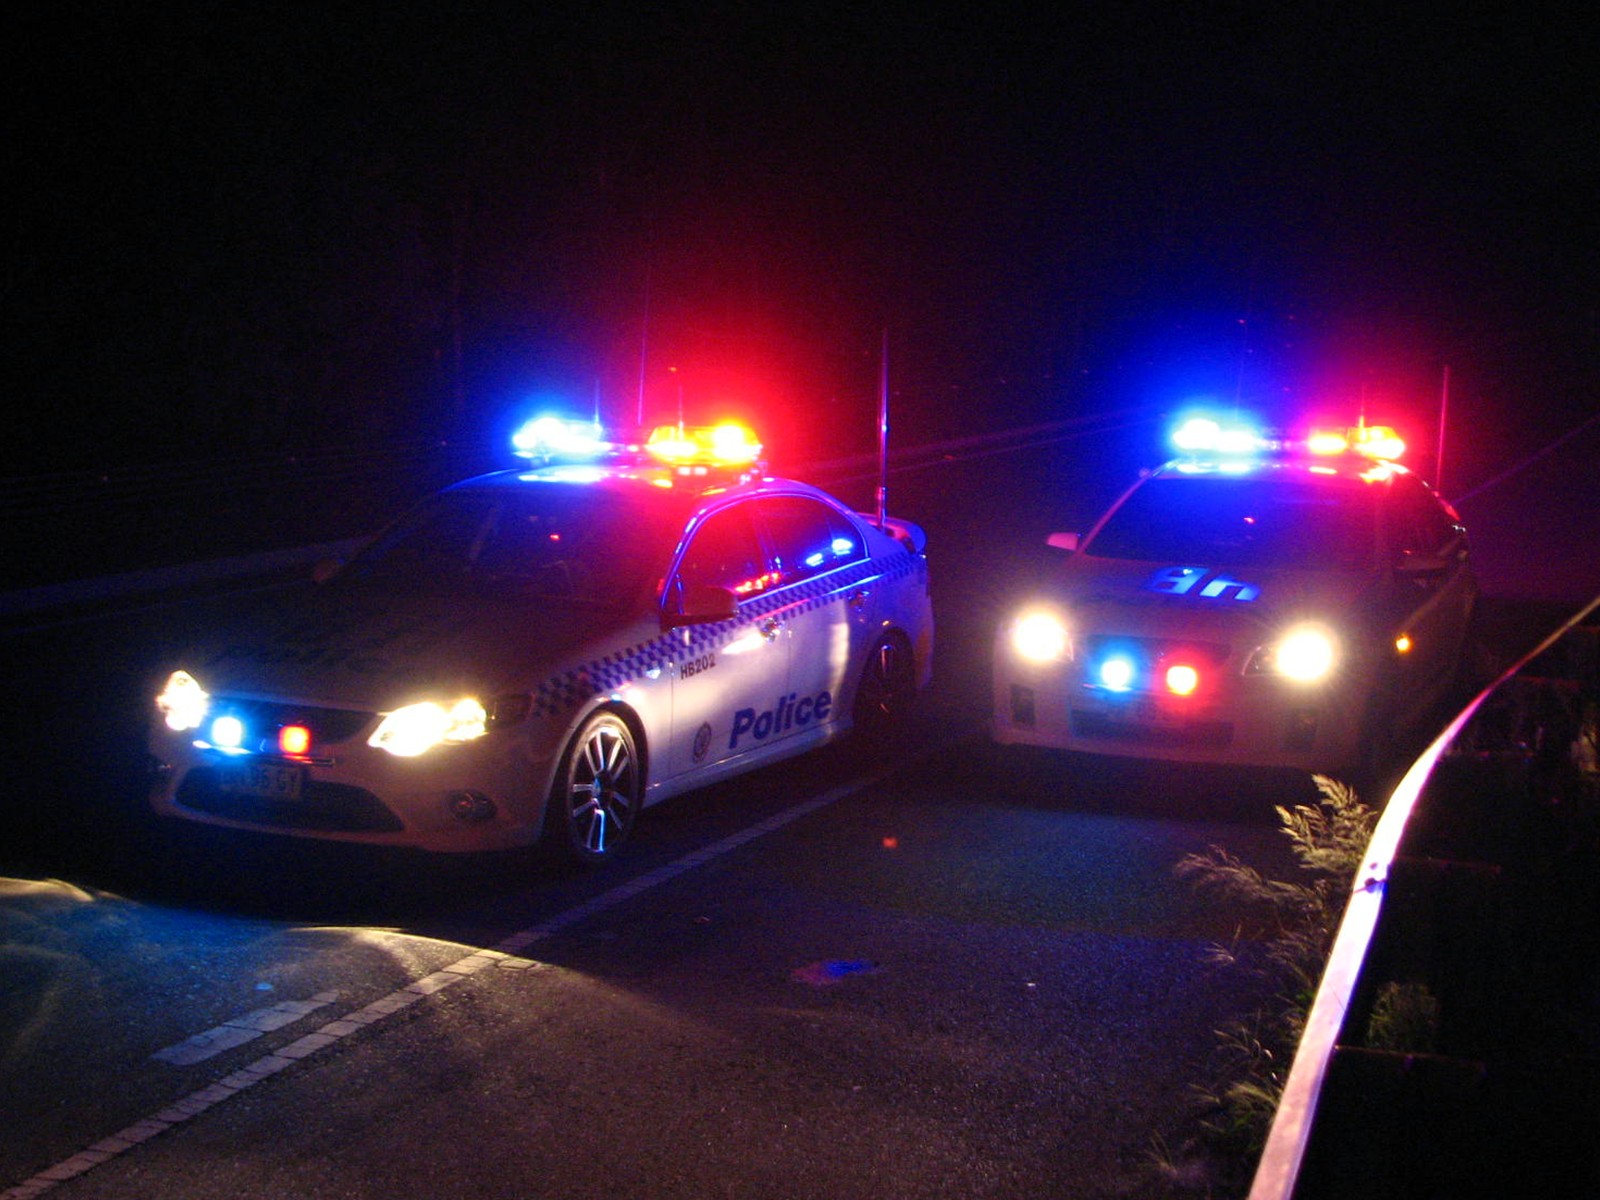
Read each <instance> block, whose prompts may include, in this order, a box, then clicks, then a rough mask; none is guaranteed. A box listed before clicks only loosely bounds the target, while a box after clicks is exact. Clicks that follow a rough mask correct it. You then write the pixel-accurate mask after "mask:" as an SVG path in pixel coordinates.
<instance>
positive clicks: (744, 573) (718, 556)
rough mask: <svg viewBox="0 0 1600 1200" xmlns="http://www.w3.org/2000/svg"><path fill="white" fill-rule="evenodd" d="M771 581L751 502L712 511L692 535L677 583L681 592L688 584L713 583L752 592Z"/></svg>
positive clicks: (685, 550)
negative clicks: (754, 522) (754, 523)
mask: <svg viewBox="0 0 1600 1200" xmlns="http://www.w3.org/2000/svg"><path fill="white" fill-rule="evenodd" d="M771 582H772V573H771V571H770V570H769V568H768V565H767V561H766V554H765V552H764V551H763V550H762V548H761V540H760V538H758V537H757V536H756V530H755V526H754V525H753V524H752V523H751V520H750V510H749V506H748V505H746V504H739V505H735V506H734V507H732V508H725V509H722V510H721V511H719V512H714V513H712V514H711V515H710V516H708V517H707V518H705V520H703V521H702V522H701V523H700V526H699V528H697V529H696V530H695V531H694V533H693V534H692V535H691V536H690V538H689V545H688V546H687V547H686V548H685V549H684V552H683V561H682V562H681V563H680V564H679V565H678V576H677V581H676V586H677V588H678V590H679V594H680V595H681V593H682V590H683V589H686V588H691V587H697V586H711V587H721V588H727V589H728V590H729V591H731V592H734V593H735V594H737V595H739V596H748V595H751V594H753V593H755V592H759V591H764V590H765V589H766V588H767V587H768V586H770V584H771Z"/></svg>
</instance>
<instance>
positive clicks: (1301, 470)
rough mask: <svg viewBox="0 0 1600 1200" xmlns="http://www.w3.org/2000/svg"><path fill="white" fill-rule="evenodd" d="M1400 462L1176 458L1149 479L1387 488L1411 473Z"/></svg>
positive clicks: (1334, 457)
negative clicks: (1287, 481)
mask: <svg viewBox="0 0 1600 1200" xmlns="http://www.w3.org/2000/svg"><path fill="white" fill-rule="evenodd" d="M1411 474H1412V473H1411V471H1409V470H1407V469H1406V468H1405V467H1403V466H1401V465H1400V464H1399V463H1397V462H1390V461H1388V460H1386V459H1373V458H1366V457H1363V456H1362V455H1359V454H1331V455H1312V454H1272V455H1262V456H1259V457H1253V458H1243V459H1196V458H1175V459H1172V460H1170V461H1168V462H1165V463H1163V464H1162V465H1161V466H1159V467H1157V468H1156V469H1155V470H1154V471H1152V472H1150V474H1149V475H1148V476H1146V479H1153V478H1163V479H1176V478H1184V479H1219V480H1226V479H1274V478H1276V479H1283V480H1288V479H1293V480H1295V482H1297V483H1310V484H1312V485H1313V486H1315V485H1317V484H1319V483H1323V484H1325V485H1326V486H1328V487H1330V488H1337V487H1343V486H1349V485H1354V484H1364V485H1366V486H1368V487H1373V486H1382V487H1384V488H1385V489H1387V487H1388V485H1389V484H1391V483H1392V481H1393V480H1395V479H1398V478H1400V477H1402V476H1408V475H1411Z"/></svg>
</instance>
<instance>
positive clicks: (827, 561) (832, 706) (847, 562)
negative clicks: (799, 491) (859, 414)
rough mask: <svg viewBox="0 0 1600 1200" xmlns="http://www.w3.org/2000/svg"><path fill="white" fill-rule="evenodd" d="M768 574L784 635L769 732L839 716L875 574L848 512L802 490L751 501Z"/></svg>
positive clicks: (871, 608) (872, 617) (863, 645)
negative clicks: (781, 703) (784, 666)
mask: <svg viewBox="0 0 1600 1200" xmlns="http://www.w3.org/2000/svg"><path fill="white" fill-rule="evenodd" d="M755 507H756V510H757V513H758V517H759V524H760V528H761V531H762V533H763V535H764V537H765V538H766V544H767V549H768V555H769V558H770V561H771V562H772V565H773V571H774V574H775V576H776V579H775V585H774V587H773V589H772V592H771V594H770V595H769V598H768V603H769V604H771V605H772V606H773V607H772V609H771V612H772V615H773V617H774V618H775V619H777V620H778V621H780V622H781V623H782V626H783V632H784V636H785V637H786V638H787V639H788V641H789V647H790V649H789V690H788V697H787V708H786V714H785V717H784V719H783V720H782V721H780V722H779V724H780V725H781V728H780V729H777V730H775V731H774V736H778V737H792V736H797V735H799V734H802V733H805V732H808V731H811V730H814V729H816V728H817V727H818V726H820V725H824V724H827V723H830V722H834V721H837V720H839V719H840V718H841V717H842V716H843V715H844V714H843V711H842V706H843V703H844V701H845V700H846V699H848V693H849V689H850V687H851V685H853V684H854V682H855V674H856V673H857V672H858V671H859V669H860V664H861V662H862V660H863V658H864V657H865V655H866V652H867V643H868V641H869V640H870V639H871V637H872V634H873V632H874V629H875V621H876V612H877V607H878V604H877V601H878V597H877V595H876V588H877V586H878V579H877V577H876V575H875V573H874V572H873V570H872V564H871V562H870V560H869V559H868V556H867V549H866V545H865V541H864V538H863V536H862V533H861V531H860V529H858V528H857V527H856V524H855V522H854V521H853V519H852V518H850V517H849V516H847V515H846V514H845V513H843V512H841V511H840V510H839V509H837V508H835V507H834V506H832V505H830V504H828V503H826V502H825V501H823V500H821V499H819V498H817V497H815V496H807V495H769V496H763V497H761V498H760V499H758V500H757V501H756V502H755Z"/></svg>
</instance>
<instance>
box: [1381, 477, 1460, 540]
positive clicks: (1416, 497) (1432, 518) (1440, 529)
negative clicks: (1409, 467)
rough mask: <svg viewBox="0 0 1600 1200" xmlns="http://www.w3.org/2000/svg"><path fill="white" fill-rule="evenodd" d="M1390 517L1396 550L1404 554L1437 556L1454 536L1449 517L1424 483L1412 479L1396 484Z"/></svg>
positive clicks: (1453, 526) (1453, 524)
mask: <svg viewBox="0 0 1600 1200" xmlns="http://www.w3.org/2000/svg"><path fill="white" fill-rule="evenodd" d="M1394 486H1395V496H1394V500H1395V503H1394V508H1393V512H1392V515H1391V521H1392V524H1393V532H1392V534H1391V537H1392V538H1393V541H1394V545H1395V549H1397V550H1399V551H1400V552H1401V553H1404V554H1437V553H1439V552H1440V551H1442V550H1443V549H1445V547H1446V546H1448V545H1449V543H1450V541H1451V540H1452V539H1453V538H1454V537H1455V536H1456V532H1457V526H1456V523H1455V521H1454V520H1452V519H1451V517H1450V514H1449V513H1447V512H1445V510H1444V507H1443V506H1442V505H1441V504H1440V503H1439V502H1438V500H1437V499H1435V498H1434V496H1433V494H1432V493H1431V492H1429V491H1428V489H1427V487H1426V486H1424V485H1423V483H1422V482H1421V481H1420V480H1418V479H1415V478H1413V477H1411V476H1401V477H1400V478H1398V479H1396V480H1395V483H1394Z"/></svg>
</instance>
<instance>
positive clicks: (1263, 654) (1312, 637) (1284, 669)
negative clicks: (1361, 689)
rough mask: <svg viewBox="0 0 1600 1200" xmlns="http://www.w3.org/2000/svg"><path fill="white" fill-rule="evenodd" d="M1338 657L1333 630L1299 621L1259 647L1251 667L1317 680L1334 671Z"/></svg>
mask: <svg viewBox="0 0 1600 1200" xmlns="http://www.w3.org/2000/svg"><path fill="white" fill-rule="evenodd" d="M1338 661H1339V643H1338V641H1337V639H1335V638H1334V636H1333V634H1332V633H1330V632H1329V631H1328V630H1327V629H1325V628H1323V627H1322V626H1321V625H1296V626H1294V627H1293V628H1291V629H1288V630H1285V631H1284V634H1283V636H1282V637H1280V638H1278V640H1277V641H1275V642H1272V643H1271V644H1269V645H1266V646H1263V647H1261V648H1260V649H1259V650H1257V651H1256V652H1255V654H1253V655H1252V656H1251V658H1250V664H1249V667H1248V669H1249V670H1250V671H1253V672H1256V673H1265V674H1272V675H1281V676H1282V677H1283V678H1285V679H1293V680H1295V681H1296V682H1297V683H1316V682H1318V681H1319V680H1323V679H1326V678H1327V677H1328V676H1329V675H1331V674H1333V670H1334V667H1335V666H1336V665H1337V664H1338Z"/></svg>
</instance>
